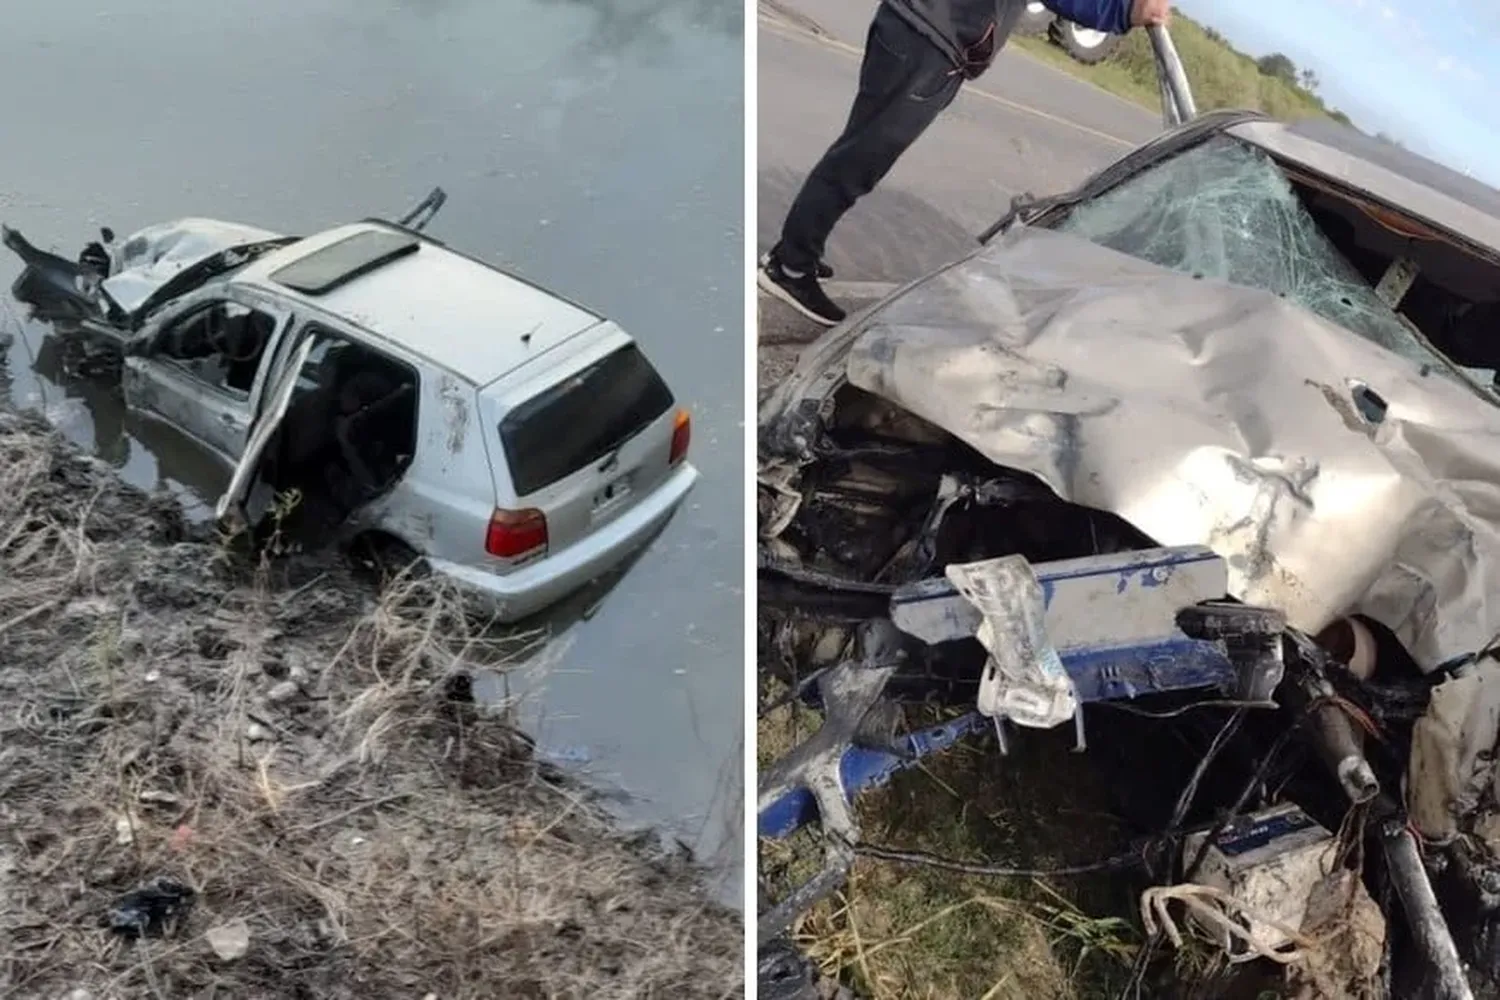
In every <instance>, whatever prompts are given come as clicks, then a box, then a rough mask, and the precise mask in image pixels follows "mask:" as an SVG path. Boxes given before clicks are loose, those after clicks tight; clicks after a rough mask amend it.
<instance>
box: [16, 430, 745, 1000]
mask: <svg viewBox="0 0 1500 1000" xmlns="http://www.w3.org/2000/svg"><path fill="white" fill-rule="evenodd" d="M228 551H229V549H228V547H226V546H225V545H224V544H222V543H221V542H220V541H219V540H218V539H216V538H212V537H206V536H203V535H201V534H196V533H194V532H193V531H191V530H190V529H189V528H188V527H187V526H185V525H184V523H183V521H182V519H181V517H180V516H179V515H178V513H177V512H176V508H175V506H174V505H173V504H172V502H171V501H170V500H162V499H158V498H155V497H149V496H146V495H144V494H142V493H140V492H139V491H135V490H133V489H131V488H129V487H126V486H124V485H123V484H121V483H120V482H119V481H118V480H117V479H116V478H115V477H114V476H113V474H112V473H111V472H110V470H108V469H107V468H106V467H103V466H102V465H99V464H96V463H93V462H90V461H89V460H87V459H84V458H81V457H79V456H78V455H77V454H76V453H74V452H73V451H72V450H71V449H70V448H68V447H67V446H66V445H64V444H63V443H61V442H60V441H59V439H57V438H56V437H55V436H53V435H52V434H50V433H49V431H48V429H47V428H46V427H45V425H43V424H41V423H40V422H39V421H37V420H33V419H31V418H26V417H17V416H13V415H9V414H5V413H0V581H3V582H0V993H3V995H5V996H7V997H27V998H30V997H37V998H61V997H64V996H69V997H75V998H78V1000H82V998H84V997H88V998H91V1000H113V998H120V1000H124V998H133V997H159V998H166V997H174V998H175V997H195V998H196V997H204V998H206V997H235V998H241V997H244V998H259V997H266V998H270V997H277V998H286V997H307V998H313V997H317V998H320V1000H322V998H331V1000H344V998H349V1000H353V998H355V997H359V998H365V997H388V996H389V997H411V998H413V1000H417V998H422V997H425V996H428V995H431V996H434V997H441V998H443V1000H450V998H463V997H492V996H507V997H590V998H610V997H639V996H672V997H742V996H743V995H744V986H743V960H742V948H743V944H742V942H743V921H742V918H741V916H740V914H738V913H736V912H734V911H733V910H731V909H729V908H726V907H724V906H722V905H720V904H718V903H717V902H715V901H714V899H713V896H712V893H711V891H710V890H709V888H708V885H707V880H706V878H705V873H704V872H703V870H702V869H701V868H700V867H699V866H698V865H696V864H695V863H694V862H693V861H691V860H690V859H687V858H684V857H679V856H675V855H673V856H669V855H664V854H661V853H660V852H658V851H657V849H656V848H655V847H654V841H653V840H651V839H650V838H644V839H643V838H634V839H632V838H627V837H624V836H623V835H621V834H620V833H619V832H618V830H617V829H616V828H615V827H614V826H613V825H612V823H611V821H610V819H609V818H608V816H607V815H606V814H605V813H604V812H603V811H602V809H601V808H599V806H598V805H596V804H595V803H593V802H591V801H590V799H589V797H588V795H587V793H586V792H585V790H583V789H582V788H580V787H578V786H576V785H575V784H574V783H573V782H571V781H570V780H568V779H567V778H565V777H564V776H562V775H560V774H558V773H557V772H555V771H554V770H551V769H549V768H548V767H546V766H545V765H544V764H543V763H541V762H539V761H538V760H537V759H536V758H535V757H534V756H533V754H532V752H531V751H532V748H531V744H530V742H529V741H528V740H527V739H526V738H525V736H524V735H522V734H521V733H520V732H518V731H517V730H516V729H515V728H514V727H513V726H512V725H511V724H510V723H509V721H508V720H507V719H506V717H505V715H504V713H503V712H497V711H493V710H489V709H481V708H480V707H478V706H477V705H476V704H475V703H474V701H473V697H472V683H473V680H474V678H475V671H477V670H480V669H495V670H503V669H505V668H506V666H507V664H510V663H515V662H517V661H518V660H519V659H520V658H522V657H523V656H524V655H525V654H526V652H527V650H526V649H525V645H524V644H525V640H524V638H522V639H506V640H498V639H493V638H490V637H489V635H488V633H484V632H481V631H479V630H477V629H476V628H475V626H474V623H473V621H472V619H471V618H470V617H469V616H466V615H465V614H463V613H462V612H461V611H460V610H458V609H457V604H456V602H455V601H453V600H450V599H449V597H450V595H445V594H443V593H442V592H441V590H440V588H438V587H437V586H436V585H433V584H429V583H424V582H421V581H406V582H398V584H397V585H395V586H394V587H392V588H390V589H388V590H387V591H386V592H385V595H384V596H383V597H377V595H376V593H375V591H374V590H373V589H371V588H370V587H368V586H367V585H365V584H363V583H362V582H360V581H358V580H356V579H355V578H353V577H352V576H350V575H349V574H348V572H347V571H346V570H345V569H343V568H342V567H341V566H338V565H334V564H332V563H328V562H326V561H325V562H314V561H311V560H308V559H283V560H279V561H277V562H276V563H274V564H265V563H262V564H260V565H258V566H251V567H247V566H246V565H244V564H243V562H241V561H238V560H237V559H235V558H231V557H230V556H229V555H228ZM138 890H145V892H144V894H142V893H139V892H138V893H137V895H136V897H135V898H134V899H130V898H127V897H128V894H130V893H132V892H137V891H138ZM153 893H154V894H155V895H153ZM164 899H172V900H175V902H176V905H175V907H167V906H164V905H158V904H160V903H162V902H163V900H164ZM126 904H136V905H135V906H134V908H132V907H131V906H129V905H126ZM112 918H113V919H114V921H115V923H116V925H118V926H119V928H121V929H112V928H111V927H109V926H107V925H108V923H109V922H110V920H111V919H112ZM132 920H137V921H138V923H137V924H136V926H135V928H134V929H130V930H125V929H123V928H124V925H126V924H128V923H130V922H131V921H132ZM142 927H144V928H145V929H146V933H145V934H144V935H139V934H138V933H137V932H138V931H139V930H140V929H141V928H142Z"/></svg>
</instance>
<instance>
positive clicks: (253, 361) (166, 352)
mask: <svg viewBox="0 0 1500 1000" xmlns="http://www.w3.org/2000/svg"><path fill="white" fill-rule="evenodd" d="M275 332H276V319H275V317H273V316H270V315H267V314H266V313H263V312H259V311H257V310H255V309H251V308H249V307H248V306H243V305H240V304H239V303H237V302H228V301H220V302H215V303H213V304H212V305H209V306H206V307H204V308H202V309H199V310H196V311H194V312H192V313H190V314H189V315H188V316H186V317H184V318H183V319H181V320H179V321H178V322H177V323H175V324H173V325H171V326H169V327H167V328H166V329H165V330H163V331H162V333H161V334H160V336H159V337H158V338H157V340H156V342H155V343H154V344H152V345H151V350H152V352H153V353H155V354H157V355H158V356H161V357H165V358H168V359H170V360H172V361H175V362H177V363H178V364H180V365H181V366H182V367H184V368H186V369H187V370H188V371H190V372H192V373H193V375H194V376H195V377H197V378H198V379H200V380H202V381H203V382H204V383H206V384H208V385H211V386H213V387H214V388H216V389H219V390H221V391H223V392H227V393H229V394H231V395H234V396H237V397H240V398H248V397H249V395H250V389H251V387H252V386H253V385H254V383H255V373H256V372H257V371H258V370H259V369H260V363H261V358H262V356H263V355H264V354H265V350H266V345H267V344H269V343H270V341H271V336H272V334H274V333H275Z"/></svg>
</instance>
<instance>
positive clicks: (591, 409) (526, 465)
mask: <svg viewBox="0 0 1500 1000" xmlns="http://www.w3.org/2000/svg"><path fill="white" fill-rule="evenodd" d="M674 402H675V400H674V399H673V397H672V390H670V389H668V388H667V384H666V383H665V382H663V381H662V379H661V376H660V375H658V374H657V373H656V369H655V368H653V367H651V362H649V361H647V360H646V358H645V356H644V355H642V354H641V352H640V351H639V350H637V349H636V348H635V346H634V345H630V346H627V347H622V348H620V349H619V350H617V351H615V352H614V353H613V354H610V355H609V356H608V357H606V358H604V359H602V360H600V361H597V362H595V363H594V364H592V365H590V366H589V367H587V368H585V369H583V370H582V371H580V372H577V373H575V374H573V375H570V376H569V377H568V379H567V381H565V382H562V383H560V384H558V385H555V386H553V387H552V388H550V389H547V390H545V391H543V392H541V393H538V394H537V395H535V396H533V397H532V398H531V399H528V400H527V401H526V402H524V403H522V404H520V405H519V406H517V407H516V408H515V409H513V410H511V411H510V412H509V413H507V414H506V416H505V419H504V420H502V421H501V422H500V440H501V441H502V442H503V443H504V445H505V454H506V457H507V459H508V460H509V462H510V475H511V480H512V481H513V482H514V483H515V488H516V495H517V496H526V495H527V494H530V493H535V492H536V491H537V490H540V489H544V488H546V487H548V486H550V485H552V484H553V483H555V482H557V481H558V480H559V479H562V478H563V477H565V476H569V475H572V474H573V473H575V472H577V471H578V470H579V469H581V468H583V467H584V466H586V465H588V464H589V463H590V462H596V461H598V460H599V459H602V458H604V457H605V456H606V455H608V454H609V453H610V452H612V451H614V450H615V449H616V448H618V447H619V446H620V445H621V444H623V443H625V442H626V441H628V440H629V439H630V438H632V437H634V436H635V435H637V434H639V433H640V432H641V431H642V430H644V429H645V428H646V427H647V426H648V425H649V424H650V423H651V422H652V421H654V420H656V419H657V418H658V417H660V416H661V415H662V414H663V413H666V412H667V411H668V410H669V409H671V408H672V404H673V403H674Z"/></svg>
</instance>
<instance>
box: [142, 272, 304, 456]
mask: <svg viewBox="0 0 1500 1000" xmlns="http://www.w3.org/2000/svg"><path fill="white" fill-rule="evenodd" d="M247 316H249V317H253V322H255V323H258V324H260V325H261V327H262V328H263V329H264V330H265V331H266V334H265V343H264V344H263V345H262V351H264V349H265V347H266V346H269V345H270V344H273V343H275V342H276V340H277V339H278V338H279V337H280V336H281V335H282V334H283V333H284V332H285V327H286V325H287V324H288V323H289V322H290V319H291V317H290V316H289V315H288V314H287V313H285V312H284V311H281V310H276V309H274V308H270V307H267V306H266V305H264V304H262V303H256V304H255V305H250V304H248V303H246V302H243V301H240V300H239V299H238V298H236V297H234V296H231V295H228V294H225V293H224V292H223V291H222V290H220V291H218V292H214V293H209V294H204V295H197V296H193V297H192V299H191V300H190V301H188V302H185V303H183V304H182V305H181V306H180V307H178V308H174V309H173V310H172V311H171V312H170V313H169V314H167V315H165V316H163V317H162V318H161V319H160V320H159V321H157V322H155V323H153V324H151V325H150V326H149V327H148V328H147V330H146V331H145V333H144V334H143V335H142V336H141V337H139V338H137V339H136V341H135V342H134V343H133V345H132V347H131V349H130V353H129V354H128V356H127V357H126V359H125V373H124V387H125V401H126V405H128V406H130V407H131V408H132V409H134V410H136V411H138V412H141V413H144V414H146V415H148V416H150V417H153V418H155V419H158V420H161V421H162V422H164V423H166V424H169V425H171V426H172V427H173V428H174V429H176V430H178V431H180V432H181V433H183V434H185V435H187V436H188V437H190V438H192V439H193V440H194V441H196V442H198V443H199V444H201V445H202V446H204V447H205V448H207V449H208V450H209V451H211V452H213V453H214V454H215V455H217V456H218V457H219V458H220V459H221V460H222V461H224V462H225V463H226V464H231V465H232V464H233V463H234V462H235V461H236V460H237V459H238V458H239V456H240V455H241V453H242V452H243V451H244V448H245V442H246V438H247V435H248V433H249V429H250V422H251V418H252V413H253V407H252V392H253V390H254V388H255V384H256V382H257V381H259V379H258V378H251V379H248V380H247V379H246V377H245V376H246V375H247V374H248V373H249V372H250V371H253V370H255V369H257V368H260V367H264V365H265V357H264V354H262V355H261V356H259V358H258V361H257V360H256V359H251V360H250V361H249V362H248V363H246V362H232V361H228V360H226V359H225V357H224V356H223V355H221V354H217V353H210V354H208V355H205V356H196V357H184V356H182V350H183V346H184V344H186V345H188V347H189V348H190V351H189V353H194V352H201V351H202V350H203V347H204V337H206V336H207V335H208V332H207V331H210V330H211V329H212V327H213V325H214V324H215V323H219V324H223V323H227V322H231V321H233V322H245V321H247ZM232 370H234V376H235V377H231V375H230V372H231V371H232Z"/></svg>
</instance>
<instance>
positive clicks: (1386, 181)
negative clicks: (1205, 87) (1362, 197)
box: [1226, 118, 1500, 255]
mask: <svg viewBox="0 0 1500 1000" xmlns="http://www.w3.org/2000/svg"><path fill="white" fill-rule="evenodd" d="M1226 131H1227V132H1228V133H1229V134H1230V135H1232V136H1234V137H1235V138H1237V139H1241V140H1243V141H1245V142H1248V143H1251V144H1252V145H1255V146H1259V147H1260V148H1261V149H1264V150H1265V151H1266V152H1268V153H1270V154H1271V155H1272V156H1275V157H1277V158H1278V159H1282V160H1287V161H1290V162H1292V163H1296V164H1300V165H1302V166H1304V167H1306V168H1308V169H1309V170H1312V171H1314V172H1316V173H1319V174H1322V175H1324V176H1325V177H1328V178H1329V179H1331V180H1334V181H1338V182H1340V183H1342V184H1345V185H1347V186H1349V187H1351V188H1354V189H1355V190H1357V191H1362V192H1364V193H1366V194H1368V195H1370V196H1371V197H1373V198H1375V199H1377V200H1379V201H1383V202H1385V203H1387V204H1389V205H1392V206H1394V207H1399V208H1401V209H1402V210H1404V211H1406V212H1408V213H1410V214H1412V215H1415V216H1417V217H1419V218H1421V219H1424V220H1426V221H1427V222H1430V223H1431V224H1432V225H1434V226H1437V227H1438V228H1440V229H1445V230H1447V231H1448V232H1449V233H1452V234H1453V235H1455V236H1458V237H1460V238H1462V239H1465V240H1467V241H1469V242H1470V243H1473V244H1475V245H1476V246H1478V247H1480V248H1482V249H1484V250H1488V251H1489V252H1491V253H1493V254H1496V255H1500V191H1496V190H1495V189H1494V188H1492V187H1489V186H1487V185H1485V184H1482V183H1480V182H1479V181H1476V180H1474V179H1473V178H1472V177H1467V176H1465V175H1463V174H1461V173H1459V172H1458V171H1456V170H1452V169H1450V168H1448V167H1445V166H1443V165H1442V164H1439V163H1434V162H1433V161H1432V160H1429V159H1426V158H1425V157H1422V156H1418V155H1417V154H1416V153H1413V152H1411V151H1410V150H1407V149H1403V148H1402V147H1400V146H1397V145H1395V144H1394V143H1390V142H1386V141H1384V140H1382V139H1377V138H1374V137H1372V136H1368V135H1365V134H1364V133H1362V132H1360V131H1358V130H1356V129H1352V128H1349V127H1348V126H1345V125H1340V124H1339V123H1337V122H1334V121H1331V120H1319V119H1315V118H1308V119H1304V120H1302V121H1298V122H1293V123H1291V124H1287V123H1284V122H1278V121H1272V120H1270V119H1262V118H1257V119H1252V120H1249V121H1244V120H1240V121H1239V122H1238V123H1237V124H1233V125H1231V126H1230V127H1229V128H1227V129H1226Z"/></svg>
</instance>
